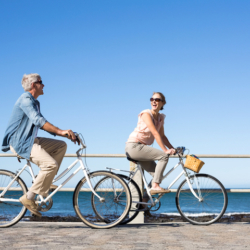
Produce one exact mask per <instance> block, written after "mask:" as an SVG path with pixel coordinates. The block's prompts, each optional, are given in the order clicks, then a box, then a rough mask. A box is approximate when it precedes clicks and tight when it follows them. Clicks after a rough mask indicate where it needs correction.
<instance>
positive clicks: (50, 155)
mask: <svg viewBox="0 0 250 250" xmlns="http://www.w3.org/2000/svg"><path fill="white" fill-rule="evenodd" d="M66 149H67V144H66V143H65V142H64V141H59V140H54V139H49V138H43V137H37V138H35V140H34V145H33V147H32V149H31V153H30V161H31V162H33V163H34V164H36V165H38V167H39V168H40V169H41V170H40V172H39V173H38V175H37V177H36V179H35V181H34V183H33V185H32V186H31V188H30V189H29V190H30V191H31V192H33V193H35V194H40V195H42V196H46V194H47V193H48V191H49V188H50V185H51V184H52V181H53V179H54V177H55V175H56V174H57V171H58V169H59V167H60V165H61V163H62V160H63V157H64V155H65V153H66ZM10 150H11V151H12V152H13V153H14V154H16V155H17V153H16V152H15V150H14V149H13V148H12V147H11V146H10Z"/></svg>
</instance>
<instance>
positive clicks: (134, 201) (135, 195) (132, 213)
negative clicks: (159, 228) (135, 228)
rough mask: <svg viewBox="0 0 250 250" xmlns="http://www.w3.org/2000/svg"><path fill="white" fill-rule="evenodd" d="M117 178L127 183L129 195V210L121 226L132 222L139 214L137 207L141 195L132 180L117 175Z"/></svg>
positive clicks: (140, 200)
mask: <svg viewBox="0 0 250 250" xmlns="http://www.w3.org/2000/svg"><path fill="white" fill-rule="evenodd" d="M118 176H119V177H121V178H122V179H123V180H124V181H125V182H126V183H127V185H128V187H129V191H130V193H131V208H130V210H129V213H128V214H127V216H126V217H125V219H124V220H123V221H122V222H121V223H120V224H121V225H125V224H127V223H129V222H130V221H132V220H133V219H134V218H135V217H136V216H137V215H138V214H139V211H137V210H138V207H139V203H138V202H142V195H141V191H140V188H139V187H138V185H137V184H136V182H135V181H134V180H133V179H130V178H129V177H128V176H126V175H122V174H118Z"/></svg>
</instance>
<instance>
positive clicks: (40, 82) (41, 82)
mask: <svg viewBox="0 0 250 250" xmlns="http://www.w3.org/2000/svg"><path fill="white" fill-rule="evenodd" d="M34 83H39V84H43V81H42V80H41V81H37V82H34Z"/></svg>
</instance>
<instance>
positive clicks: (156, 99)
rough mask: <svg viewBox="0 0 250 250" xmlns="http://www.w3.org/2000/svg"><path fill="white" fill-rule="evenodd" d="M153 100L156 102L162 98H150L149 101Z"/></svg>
mask: <svg viewBox="0 0 250 250" xmlns="http://www.w3.org/2000/svg"><path fill="white" fill-rule="evenodd" d="M153 101H156V102H162V99H160V98H152V97H151V98H150V102H153Z"/></svg>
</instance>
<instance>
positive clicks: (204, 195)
mask: <svg viewBox="0 0 250 250" xmlns="http://www.w3.org/2000/svg"><path fill="white" fill-rule="evenodd" d="M189 180H190V183H191V185H192V188H193V190H194V192H195V194H196V195H197V196H198V197H199V198H201V199H200V200H199V199H197V198H196V197H195V196H194V194H193V193H192V191H191V189H190V187H189V185H188V183H187V180H184V181H183V182H182V183H181V184H180V186H179V188H178V190H177V193H176V206H177V209H178V210H179V212H180V214H181V215H182V216H183V218H184V219H186V220H187V221H189V222H190V223H192V224H195V225H210V224H212V223H214V222H216V221H218V220H219V219H220V218H221V217H222V215H223V214H224V212H225V211H226V208H227V203H228V198H227V193H226V190H225V188H224V186H223V185H222V184H221V182H220V181H219V180H217V179H216V178H214V177H213V176H211V175H208V174H196V175H192V176H190V177H189Z"/></svg>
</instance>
